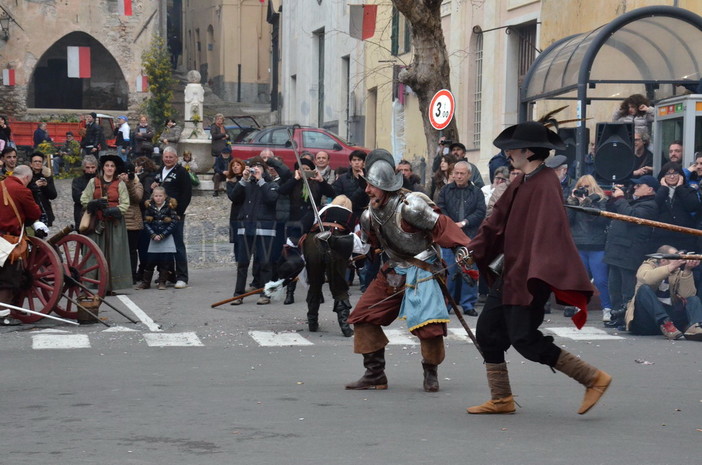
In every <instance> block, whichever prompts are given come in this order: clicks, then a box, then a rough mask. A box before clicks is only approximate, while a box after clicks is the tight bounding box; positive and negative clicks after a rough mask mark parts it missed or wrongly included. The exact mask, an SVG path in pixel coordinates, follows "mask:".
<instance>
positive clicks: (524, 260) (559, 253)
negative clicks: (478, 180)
mask: <svg viewBox="0 0 702 465" xmlns="http://www.w3.org/2000/svg"><path fill="white" fill-rule="evenodd" d="M494 144H495V146H497V147H498V148H500V149H502V150H504V151H505V153H506V154H507V157H508V158H509V159H510V160H511V162H512V166H514V168H516V169H519V170H521V171H522V172H523V173H524V174H523V175H522V176H519V177H517V178H516V179H515V180H514V181H512V182H511V183H510V185H509V187H508V188H507V190H506V191H505V193H504V194H503V195H502V196H501V197H500V199H499V200H498V201H497V203H495V207H494V209H493V211H492V214H491V215H490V216H489V217H488V218H487V219H486V220H485V221H484V222H483V224H482V225H481V227H480V231H479V232H478V234H477V236H476V237H475V238H474V239H473V240H472V241H471V242H470V244H468V249H469V250H472V251H473V256H474V258H475V261H476V262H477V264H478V266H479V268H480V270H481V271H482V272H484V273H485V274H486V275H487V274H490V273H491V271H490V269H491V268H493V269H494V268H496V266H495V262H496V259H498V258H499V257H500V255H502V260H503V263H504V265H503V266H502V267H501V271H500V272H499V273H498V275H497V276H496V275H495V274H494V273H493V274H492V275H491V281H492V283H491V287H490V294H489V295H488V298H487V301H486V302H485V307H484V308H483V311H482V312H481V314H480V317H479V318H478V325H477V338H478V343H479V344H480V347H481V348H482V351H483V356H484V358H485V367H486V369H487V378H488V385H489V386H490V393H491V400H489V401H487V402H485V403H483V404H481V405H478V406H474V407H470V408H468V413H472V414H495V413H497V414H504V413H514V411H515V407H514V399H513V397H512V389H511V387H510V383H509V375H508V372H507V364H506V363H505V351H506V350H507V349H508V348H509V347H510V346H514V348H515V349H516V350H517V351H518V352H519V353H520V354H521V355H523V356H524V357H526V358H527V359H529V360H531V361H533V362H537V363H541V364H544V365H547V366H550V367H552V368H554V369H556V370H558V371H560V372H562V373H564V374H565V375H567V376H569V377H571V378H573V379H574V380H576V381H578V382H579V383H580V384H582V385H583V386H585V388H586V390H585V396H584V398H583V401H582V403H581V405H580V409H579V410H578V413H580V414H583V413H586V412H587V411H589V410H590V409H591V408H592V407H593V406H594V405H595V404H596V403H597V401H598V400H599V399H600V397H601V396H602V394H603V393H604V392H605V390H606V389H607V388H608V387H609V384H610V383H611V381H612V377H611V376H610V375H608V374H607V373H605V372H604V371H602V370H598V369H597V368H595V367H593V366H592V365H589V364H588V363H585V362H584V361H583V360H582V359H580V358H578V357H576V356H574V355H573V354H570V353H569V352H566V351H565V350H563V349H561V348H560V347H559V346H557V345H556V344H554V343H553V338H551V337H546V336H544V335H543V334H542V333H541V332H540V331H539V329H538V328H539V326H540V325H541V323H542V322H543V321H544V305H545V304H546V302H547V301H548V299H549V297H550V296H551V293H552V292H553V293H555V295H556V300H557V301H559V302H560V303H564V304H569V305H574V306H577V307H578V308H580V311H579V312H577V313H575V315H574V316H573V322H574V323H575V325H576V326H577V327H578V328H581V327H582V326H583V325H584V324H585V321H586V320H587V302H588V301H589V300H590V297H592V293H593V287H592V284H591V283H590V279H589V276H588V275H587V272H586V271H585V267H584V266H583V264H582V262H581V261H580V257H579V256H578V251H577V249H576V248H575V244H574V243H573V239H572V238H571V237H570V234H569V232H568V219H567V217H566V213H565V208H563V205H562V204H563V200H562V191H561V188H560V184H559V182H558V177H557V176H556V174H555V173H554V172H553V170H552V169H551V168H547V167H546V166H545V165H544V160H545V159H546V158H547V157H548V155H549V151H550V150H551V149H562V148H564V147H565V144H564V143H563V141H562V140H561V138H560V137H558V135H557V134H556V133H554V132H553V131H550V130H549V129H547V128H546V127H544V125H543V124H541V123H538V122H535V121H528V122H526V123H522V124H518V125H515V126H511V127H509V128H507V129H505V130H504V131H502V133H500V135H499V136H498V137H497V138H496V139H495V141H494ZM491 265H492V267H491Z"/></svg>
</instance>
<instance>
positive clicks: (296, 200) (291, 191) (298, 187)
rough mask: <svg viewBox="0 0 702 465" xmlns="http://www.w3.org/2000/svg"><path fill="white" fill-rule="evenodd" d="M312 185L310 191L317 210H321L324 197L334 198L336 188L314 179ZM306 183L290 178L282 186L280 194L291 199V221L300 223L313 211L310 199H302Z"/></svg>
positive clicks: (310, 181)
mask: <svg viewBox="0 0 702 465" xmlns="http://www.w3.org/2000/svg"><path fill="white" fill-rule="evenodd" d="M308 181H309V183H310V191H311V192H312V198H313V199H314V202H315V205H317V208H321V201H322V196H323V195H325V196H327V197H334V188H333V187H332V186H330V185H329V183H326V182H319V181H315V180H312V179H309V180H308ZM304 186H305V184H304V181H303V180H302V179H295V178H290V179H288V180H287V181H285V182H284V183H282V184H281V185H280V191H279V192H280V193H281V194H282V195H287V196H289V197H290V221H300V220H301V219H302V218H303V217H304V216H305V215H306V214H307V213H309V212H311V211H312V204H311V203H310V201H309V199H307V200H305V199H303V198H302V193H303V189H304Z"/></svg>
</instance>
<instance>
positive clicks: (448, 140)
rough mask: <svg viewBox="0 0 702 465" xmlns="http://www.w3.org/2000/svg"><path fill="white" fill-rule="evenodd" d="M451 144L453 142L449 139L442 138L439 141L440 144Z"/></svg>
mask: <svg viewBox="0 0 702 465" xmlns="http://www.w3.org/2000/svg"><path fill="white" fill-rule="evenodd" d="M451 144H453V141H452V140H450V139H444V140H443V141H442V142H441V145H451Z"/></svg>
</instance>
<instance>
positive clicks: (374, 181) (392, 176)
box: [363, 149, 403, 192]
mask: <svg viewBox="0 0 702 465" xmlns="http://www.w3.org/2000/svg"><path fill="white" fill-rule="evenodd" d="M363 179H365V180H366V182H367V183H368V184H370V185H371V186H373V187H377V188H378V189H382V190H384V191H388V192H394V191H396V190H399V189H400V188H401V187H402V181H403V179H402V173H397V172H396V171H395V159H394V158H393V157H392V155H391V154H390V152H388V151H387V150H385V149H375V150H373V151H372V152H371V153H369V154H368V157H367V158H366V175H365V176H364V177H363Z"/></svg>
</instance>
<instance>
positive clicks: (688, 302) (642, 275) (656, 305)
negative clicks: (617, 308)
mask: <svg viewBox="0 0 702 465" xmlns="http://www.w3.org/2000/svg"><path fill="white" fill-rule="evenodd" d="M657 252H658V253H660V254H677V253H678V250H677V249H676V248H675V247H672V246H670V245H662V246H661V247H659V248H658V251H657ZM699 264H700V262H699V260H669V259H655V258H650V259H648V260H645V261H644V262H643V263H642V264H641V266H640V267H639V269H638V271H637V272H636V291H635V294H634V298H633V299H631V301H630V302H629V305H628V306H627V310H626V316H625V321H626V329H627V330H629V331H630V332H631V333H632V334H638V335H642V336H645V335H654V334H658V333H659V332H660V333H662V334H663V335H664V336H665V337H666V338H668V339H670V340H675V339H680V338H681V337H683V333H682V332H681V331H680V330H679V329H678V328H687V329H686V330H685V333H684V336H685V339H690V340H693V341H702V303H700V299H699V297H697V296H696V295H695V294H696V288H695V281H694V279H693V277H692V269H693V268H695V267H697V266H698V265H699Z"/></svg>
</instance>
